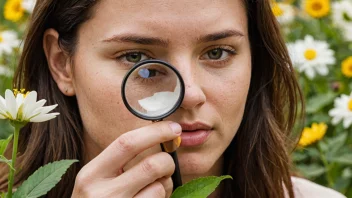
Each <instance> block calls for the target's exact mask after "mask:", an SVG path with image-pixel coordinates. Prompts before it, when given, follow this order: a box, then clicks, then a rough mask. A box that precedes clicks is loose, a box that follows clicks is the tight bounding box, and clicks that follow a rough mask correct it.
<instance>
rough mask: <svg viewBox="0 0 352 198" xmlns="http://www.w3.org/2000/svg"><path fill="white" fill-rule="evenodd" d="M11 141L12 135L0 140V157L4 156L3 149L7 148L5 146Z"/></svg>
mask: <svg viewBox="0 0 352 198" xmlns="http://www.w3.org/2000/svg"><path fill="white" fill-rule="evenodd" d="M11 140H12V135H10V136H9V137H8V138H7V139H0V155H4V153H5V149H6V148H7V145H8V144H9V143H10V141H11Z"/></svg>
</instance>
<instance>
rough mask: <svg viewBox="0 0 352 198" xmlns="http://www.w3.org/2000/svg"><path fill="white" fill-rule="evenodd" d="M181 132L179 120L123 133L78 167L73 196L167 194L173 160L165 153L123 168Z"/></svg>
mask: <svg viewBox="0 0 352 198" xmlns="http://www.w3.org/2000/svg"><path fill="white" fill-rule="evenodd" d="M181 132H182V129H181V126H180V125H179V124H177V123H172V122H168V121H162V122H157V123H154V124H151V125H148V126H145V127H142V128H139V129H136V130H133V131H130V132H127V133H124V134H123V135H121V136H120V137H118V138H117V139H116V140H115V141H114V142H112V143H111V144H110V145H109V146H108V147H107V148H106V149H105V150H104V151H103V152H102V153H101V154H99V155H98V156H97V157H96V158H94V159H93V160H92V161H90V162H89V163H88V164H86V165H85V166H84V167H83V168H82V169H81V171H80V172H79V173H78V175H77V177H76V181H75V186H74V190H73V194H72V197H74V198H76V197H84V198H88V197H89V198H90V197H92V198H93V197H94V198H96V197H104V198H105V197H123V198H127V197H136V198H141V197H146V198H147V197H148V198H149V197H153V198H154V197H155V198H164V197H170V195H171V193H172V188H173V184H172V180H171V175H172V174H173V172H174V170H175V164H174V162H173V159H172V158H171V156H170V155H169V154H168V153H165V152H160V153H156V154H153V155H151V156H148V157H146V158H145V159H143V160H142V161H141V162H139V163H138V164H136V165H135V166H133V167H132V168H130V169H128V170H127V171H126V172H124V171H123V168H124V166H125V164H127V163H128V162H129V161H130V160H132V159H133V158H134V157H135V156H136V155H138V154H139V153H141V152H143V151H145V150H146V149H148V148H151V147H153V146H155V145H158V144H160V143H162V142H167V141H170V140H173V139H175V138H177V137H178V136H180V135H181Z"/></svg>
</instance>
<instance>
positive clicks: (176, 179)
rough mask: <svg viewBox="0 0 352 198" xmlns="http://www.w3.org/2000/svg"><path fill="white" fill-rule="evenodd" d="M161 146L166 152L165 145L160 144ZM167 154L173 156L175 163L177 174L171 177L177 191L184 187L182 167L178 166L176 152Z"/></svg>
mask: <svg viewBox="0 0 352 198" xmlns="http://www.w3.org/2000/svg"><path fill="white" fill-rule="evenodd" d="M160 146H161V150H162V151H164V152H165V151H166V150H165V147H164V144H160ZM167 153H169V154H170V155H171V157H172V159H173V160H174V162H175V172H174V173H173V174H172V176H171V178H172V181H173V184H174V188H173V191H175V190H176V188H178V187H180V186H182V179H181V172H180V166H179V164H178V158H177V152H176V150H174V151H173V152H167Z"/></svg>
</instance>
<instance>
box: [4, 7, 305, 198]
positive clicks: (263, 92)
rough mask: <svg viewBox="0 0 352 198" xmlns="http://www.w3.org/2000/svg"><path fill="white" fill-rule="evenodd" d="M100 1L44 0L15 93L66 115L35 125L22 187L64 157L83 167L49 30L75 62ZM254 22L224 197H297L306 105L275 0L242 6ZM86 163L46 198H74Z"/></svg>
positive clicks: (29, 132) (22, 163) (25, 139)
mask: <svg viewBox="0 0 352 198" xmlns="http://www.w3.org/2000/svg"><path fill="white" fill-rule="evenodd" d="M96 3H98V0H38V1H37V5H36V7H35V9H34V12H33V15H32V16H31V20H30V24H29V28H28V31H27V34H26V37H25V40H24V48H23V53H22V55H21V57H20V60H19V65H18V69H17V71H16V73H15V76H14V87H16V88H25V89H27V90H36V91H37V92H38V98H40V99H41V98H44V99H46V100H47V103H48V104H58V105H59V106H58V109H57V111H58V112H60V116H59V117H58V118H56V119H54V120H51V121H49V122H45V123H29V124H28V125H27V126H26V127H24V128H23V129H22V130H21V136H20V140H19V154H20V157H19V160H18V161H19V163H18V164H17V166H16V167H18V168H20V172H19V173H18V174H17V175H16V181H15V184H17V185H18V184H20V183H21V182H22V181H23V180H25V179H26V178H27V177H28V176H29V175H31V174H32V173H33V172H34V171H35V170H36V169H38V168H39V167H40V166H42V165H45V164H47V163H49V162H53V161H57V160H61V159H79V160H81V161H82V156H83V155H82V153H83V152H84V151H83V150H82V149H83V141H82V133H83V130H82V121H81V118H80V114H79V111H78V105H77V101H76V98H75V97H67V96H65V95H63V94H62V93H61V92H60V91H59V89H58V87H57V85H56V83H55V81H54V80H53V78H52V76H51V74H50V72H49V67H48V63H47V60H46V57H45V54H44V50H43V47H42V46H43V35H44V31H45V30H46V29H48V28H54V29H55V30H56V31H58V33H59V41H58V42H59V45H60V47H61V48H62V49H64V50H65V51H66V52H67V53H68V54H70V55H71V56H73V55H74V53H75V47H76V45H77V32H78V29H79V28H80V26H81V25H82V23H84V22H86V21H87V20H89V19H90V18H91V17H92V16H93V15H94V11H93V9H92V8H93V7H94V5H95V4H96ZM243 4H244V5H245V7H246V11H247V17H248V32H249V39H250V45H251V53H252V78H251V84H250V89H249V93H248V99H247V103H246V107H245V113H244V116H243V120H242V122H241V125H240V128H239V129H238V132H237V134H236V136H235V138H234V139H233V140H232V143H231V144H230V146H229V147H228V148H227V150H226V151H225V153H224V155H225V163H224V169H223V174H229V175H232V176H233V180H228V181H224V183H223V186H222V189H223V190H222V195H221V197H246V198H257V197H261V198H273V197H275V198H284V197H286V196H289V197H291V198H292V197H294V194H293V189H292V182H291V175H290V160H289V152H290V149H292V147H291V144H292V143H294V141H292V139H291V136H290V134H291V131H292V128H293V125H294V122H295V119H296V117H297V112H298V110H299V109H298V108H299V107H302V108H303V106H301V105H299V104H302V103H301V101H302V95H301V92H300V90H299V88H298V85H297V82H296V78H295V74H294V72H293V68H292V63H291V61H290V58H289V55H288V52H287V49H286V46H285V43H284V41H283V39H282V36H281V34H280V29H279V25H278V23H277V21H276V19H275V17H274V16H273V14H272V12H271V7H270V0H243ZM82 166H83V164H80V163H76V164H74V165H73V166H72V167H71V168H70V169H69V171H68V172H67V173H66V174H65V176H64V177H63V179H62V181H61V182H60V183H59V184H58V185H57V186H56V187H55V188H54V189H53V190H51V191H50V192H49V193H48V195H47V197H70V196H71V193H72V190H73V186H74V182H75V177H76V175H77V173H78V172H79V170H80V169H81V167H82ZM0 173H1V175H2V178H1V177H0V189H1V190H3V191H6V185H7V183H6V169H5V168H2V169H1V170H0Z"/></svg>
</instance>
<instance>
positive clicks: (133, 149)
mask: <svg viewBox="0 0 352 198" xmlns="http://www.w3.org/2000/svg"><path fill="white" fill-rule="evenodd" d="M181 132H182V128H181V126H180V125H179V124H177V123H174V122H169V121H162V122H158V123H154V124H151V125H148V126H145V127H142V128H139V129H136V130H133V131H131V132H127V133H125V134H123V135H121V136H120V137H119V138H117V139H116V140H115V141H114V142H112V143H111V144H110V145H109V146H108V147H107V148H106V149H105V150H104V151H103V152H102V153H101V154H99V155H98V156H97V157H96V158H94V159H93V160H92V161H91V162H90V163H89V164H88V165H87V166H89V167H85V168H86V169H88V168H89V169H90V171H89V173H90V175H91V176H92V177H105V178H106V177H111V176H116V173H117V172H118V171H119V170H121V168H123V167H124V165H125V164H126V163H127V162H128V161H130V160H131V159H133V158H134V157H135V156H136V155H138V154H139V153H141V152H142V151H144V150H146V149H148V148H151V147H153V146H155V145H157V144H160V143H162V142H166V141H170V140H173V139H175V138H177V137H179V136H180V135H181Z"/></svg>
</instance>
